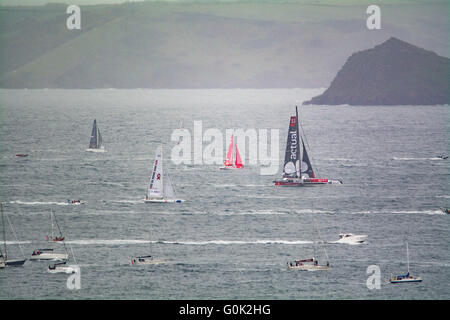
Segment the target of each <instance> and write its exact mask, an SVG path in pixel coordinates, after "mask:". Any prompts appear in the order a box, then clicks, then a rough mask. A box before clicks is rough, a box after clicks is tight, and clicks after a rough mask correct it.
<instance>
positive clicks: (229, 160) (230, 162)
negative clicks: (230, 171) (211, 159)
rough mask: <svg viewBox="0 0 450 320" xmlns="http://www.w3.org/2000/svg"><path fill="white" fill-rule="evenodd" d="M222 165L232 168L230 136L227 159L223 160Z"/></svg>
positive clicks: (231, 142)
mask: <svg viewBox="0 0 450 320" xmlns="http://www.w3.org/2000/svg"><path fill="white" fill-rule="evenodd" d="M224 164H225V165H226V166H232V165H233V135H231V141H230V146H229V147H228V153H227V158H226V159H225V162H224Z"/></svg>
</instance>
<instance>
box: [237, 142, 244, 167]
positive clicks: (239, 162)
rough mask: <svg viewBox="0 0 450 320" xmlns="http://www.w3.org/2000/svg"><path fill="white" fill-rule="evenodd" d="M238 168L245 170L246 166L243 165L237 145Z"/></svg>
mask: <svg viewBox="0 0 450 320" xmlns="http://www.w3.org/2000/svg"><path fill="white" fill-rule="evenodd" d="M236 168H244V165H243V164H242V159H241V155H240V154H239V150H238V147H237V144H236Z"/></svg>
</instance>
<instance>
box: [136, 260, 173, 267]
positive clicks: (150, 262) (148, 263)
mask: <svg viewBox="0 0 450 320" xmlns="http://www.w3.org/2000/svg"><path fill="white" fill-rule="evenodd" d="M165 263H166V261H165V260H161V259H145V260H143V261H139V260H137V259H133V260H131V264H132V265H137V266H138V265H156V264H165Z"/></svg>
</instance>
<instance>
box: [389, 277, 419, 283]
mask: <svg viewBox="0 0 450 320" xmlns="http://www.w3.org/2000/svg"><path fill="white" fill-rule="evenodd" d="M389 282H390V283H407V282H422V279H421V278H420V277H417V278H411V279H401V280H393V279H389Z"/></svg>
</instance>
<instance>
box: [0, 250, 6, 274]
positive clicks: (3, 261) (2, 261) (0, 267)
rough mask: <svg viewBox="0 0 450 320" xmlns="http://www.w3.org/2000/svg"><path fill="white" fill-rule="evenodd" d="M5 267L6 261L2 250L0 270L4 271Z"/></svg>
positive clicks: (0, 252)
mask: <svg viewBox="0 0 450 320" xmlns="http://www.w3.org/2000/svg"><path fill="white" fill-rule="evenodd" d="M4 267H5V260H4V257H3V252H2V249H0V269H3V268H4Z"/></svg>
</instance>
